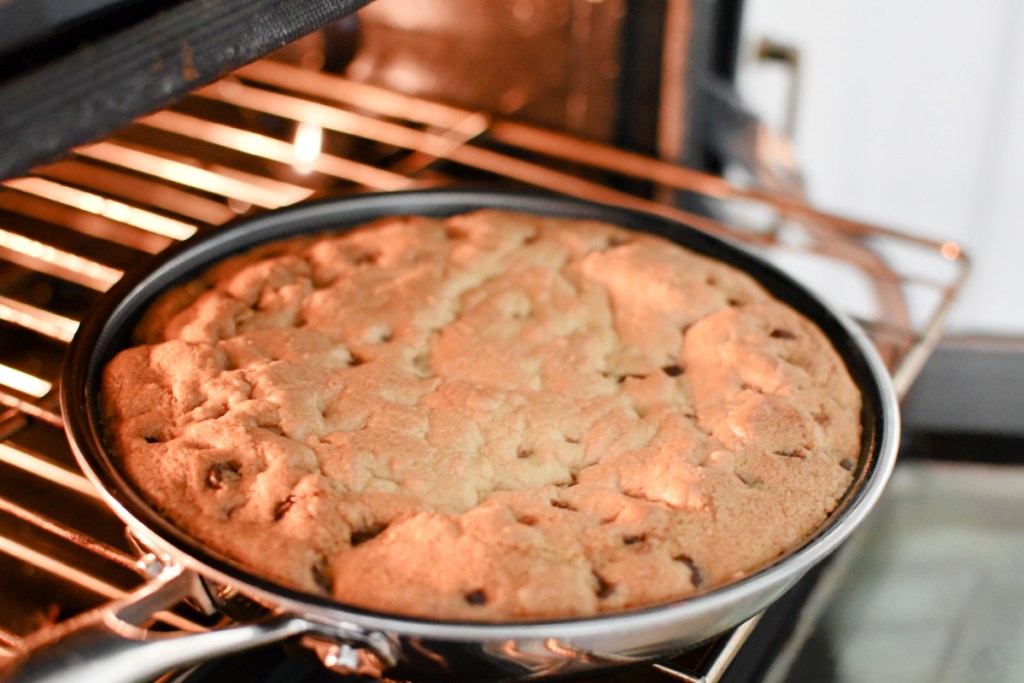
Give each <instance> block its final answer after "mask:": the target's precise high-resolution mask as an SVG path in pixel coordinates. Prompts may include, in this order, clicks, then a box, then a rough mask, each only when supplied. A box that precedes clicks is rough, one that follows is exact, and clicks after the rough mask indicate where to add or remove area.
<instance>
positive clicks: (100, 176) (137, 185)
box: [39, 159, 236, 225]
mask: <svg viewBox="0 0 1024 683" xmlns="http://www.w3.org/2000/svg"><path fill="white" fill-rule="evenodd" d="M39 175H40V176H43V177H46V178H52V179H55V180H59V181H61V182H64V183H69V184H72V185H76V186H78V187H86V188H89V189H90V190H92V191H94V192H102V193H104V194H107V195H112V196H116V197H122V198H127V199H130V200H131V201H133V202H137V203H139V204H145V205H148V206H151V207H155V208H157V209H160V210H162V211H167V212H170V213H173V214H176V215H178V216H183V217H185V218H187V219H189V220H193V221H199V222H201V223H206V224H207V225H220V224H221V223H225V222H227V221H229V220H231V219H232V218H234V217H235V215H236V214H235V212H234V211H232V210H231V209H230V208H229V207H228V206H227V205H226V204H224V203H223V202H220V201H216V200H213V199H208V198H206V197H201V196H199V195H197V194H195V193H194V192H188V191H185V190H182V189H180V188H177V187H174V186H172V185H168V184H167V183H163V182H159V181H155V180H153V179H151V178H149V177H140V176H137V175H132V174H129V173H123V172H121V171H118V170H114V169H111V168H108V167H106V166H100V165H98V164H89V163H85V162H83V161H81V160H75V159H73V160H69V161H62V162H60V163H56V164H52V165H50V166H47V167H45V168H42V169H40V170H39Z"/></svg>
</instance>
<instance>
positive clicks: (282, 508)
mask: <svg viewBox="0 0 1024 683" xmlns="http://www.w3.org/2000/svg"><path fill="white" fill-rule="evenodd" d="M292 505H295V496H293V495H292V496H288V497H287V498H285V499H284V500H282V501H281V502H280V503H278V504H277V507H276V508H274V521H275V522H276V521H278V520H279V519H281V518H282V517H284V516H285V513H287V512H288V511H289V510H291V509H292Z"/></svg>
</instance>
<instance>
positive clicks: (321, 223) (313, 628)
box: [0, 190, 899, 683]
mask: <svg viewBox="0 0 1024 683" xmlns="http://www.w3.org/2000/svg"><path fill="white" fill-rule="evenodd" d="M480 208H501V209H508V210H516V211H526V212H532V213H539V214H545V215H554V216H565V217H576V218H592V219H598V220H604V221H608V222H611V223H615V224H618V225H622V226H624V227H627V228H632V229H635V230H640V231H646V232H651V233H655V234H659V235H662V236H664V237H667V238H669V239H672V240H674V241H676V242H678V243H680V244H682V245H684V246H686V247H688V248H690V249H693V250H695V251H697V252H701V253H704V254H707V255H709V256H712V257H715V258H718V259H719V260H722V261H724V262H727V263H729V264H731V265H734V266H737V267H739V268H741V269H743V270H745V271H747V272H748V273H749V274H751V275H752V276H753V277H755V278H756V279H757V280H759V281H760V282H761V283H762V284H763V285H764V286H765V287H767V289H768V290H770V291H771V292H772V293H773V294H774V295H775V296H776V297H778V298H780V299H781V300H783V301H786V302H787V303H789V304H790V305H791V306H793V307H794V308H796V309H797V310H799V311H800V312H802V313H803V314H804V315H806V316H807V317H809V318H810V319H811V320H813V321H815V322H816V323H817V324H818V325H819V326H820V327H821V328H822V330H823V331H824V332H825V333H826V335H827V336H828V337H829V338H830V339H831V341H832V342H833V344H834V345H835V347H836V349H837V350H838V351H839V353H840V354H841V356H842V357H843V359H844V360H845V362H846V364H847V366H848V368H849V370H850V373H851V375H852V376H853V378H854V380H855V381H856V382H857V384H858V386H859V388H860V390H861V392H862V395H863V398H864V408H863V415H862V423H863V443H862V450H861V456H860V459H859V462H858V463H857V466H856V468H855V477H854V483H853V485H852V486H851V488H850V490H849V491H848V492H847V494H846V496H845V497H844V498H843V500H842V502H841V503H840V505H839V507H838V509H837V510H836V511H835V512H834V513H833V514H832V515H831V516H830V517H829V519H828V520H826V522H825V523H824V524H823V525H822V527H821V528H820V529H819V530H818V531H817V533H816V534H815V535H814V536H813V537H812V538H810V539H808V541H807V542H806V543H805V544H804V545H803V546H801V547H800V548H798V549H796V550H795V551H793V552H791V553H790V554H788V555H786V556H784V557H782V558H780V559H779V560H778V561H777V562H775V563H774V564H772V565H770V566H768V567H765V568H764V569H762V570H761V571H759V572H757V573H755V574H753V575H751V576H749V577H747V578H745V579H743V580H741V581H738V582H736V583H733V584H730V585H727V586H724V587H722V588H718V589H715V590H712V591H709V592H707V593H703V594H700V595H697V596H695V597H691V598H688V599H685V600H681V601H678V602H674V603H670V604H666V605H662V606H658V607H653V608H648V609H643V610H636V611H632V612H627V613H622V614H611V615H606V616H599V617H592V618H586V619H568V620H554V621H534V622H526V623H509V624H492V623H469V622H446V621H435V620H428V619H415V618H408V617H403V616H399V615H394V614H386V613H379V612H372V611H367V610H361V609H357V608H354V607H350V606H347V605H344V604H340V603H337V602H334V601H332V600H330V599H328V598H324V597H320V596H315V595H310V594H306V593H302V592H299V591H296V590H293V589H290V588H288V587H285V586H281V585H277V584H275V583H273V582H270V581H267V580H265V579H262V578H260V577H258V576H256V575H254V574H251V573H250V572H248V571H247V570H246V569H244V568H242V567H240V566H238V565H237V564H236V563H234V562H232V561H231V560H229V559H227V558H226V557H223V556H221V555H219V554H218V553H216V552H214V551H212V550H210V549H209V548H207V547H205V546H203V545H202V544H200V543H199V542H198V541H197V540H196V539H194V538H192V537H191V536H189V535H188V534H186V533H184V532H183V531H182V530H180V529H178V528H177V527H175V526H174V525H172V524H171V523H170V522H168V521H167V520H166V519H165V518H163V517H162V516H161V515H160V514H159V513H157V512H156V511H155V510H154V509H153V508H152V507H150V505H149V504H147V503H146V501H145V500H144V499H143V498H142V497H141V496H140V495H139V493H138V492H137V491H136V490H135V489H134V487H133V486H132V485H131V483H130V482H129V481H128V480H127V479H126V477H125V476H124V475H123V474H122V472H121V471H120V469H119V467H118V463H117V461H116V459H115V458H114V457H113V456H112V455H111V454H110V453H109V452H108V451H107V450H106V449H105V447H104V437H103V427H102V425H101V424H100V420H99V411H98V408H97V400H96V396H97V393H98V391H99V387H100V378H101V374H102V369H103V367H104V366H105V365H106V363H107V362H108V361H109V360H110V358H111V357H112V356H113V355H114V354H115V353H116V352H117V351H119V350H120V349H122V348H124V347H125V346H127V345H128V342H129V337H130V335H131V331H132V329H133V328H134V326H135V324H136V322H137V321H138V319H139V317H140V316H141V314H142V312H143V311H144V310H145V309H146V308H147V307H148V305H149V304H150V303H151V302H152V301H153V300H154V298H155V297H156V296H157V295H158V294H160V293H162V292H164V291H166V290H167V289H168V288H170V287H173V286H176V285H178V284H182V283H184V282H186V281H188V280H190V279H192V278H194V277H196V276H198V275H199V274H200V273H201V272H203V271H204V270H206V269H207V268H209V267H210V266H211V265H213V264H214V263H216V262H218V261H220V260H221V259H223V258H226V257H228V256H230V255H233V254H236V253H239V252H241V251H245V250H247V249H249V248H251V247H253V246H256V245H258V244H263V243H266V242H270V241H275V240H279V239H284V238H288V237H292V236H295V235H299V234H312V233H318V232H334V231H342V230H345V229H348V228H351V227H355V226H356V225H359V224H362V223H365V222H367V221H369V220H373V219H375V218H378V217H382V216H389V215H401V214H406V215H408V214H422V215H435V216H447V215H452V214H456V213H462V212H466V211H471V210H475V209H480ZM61 406H62V409H63V412H64V418H65V421H66V424H67V430H68V438H69V441H70V443H71V447H72V449H73V451H74V452H75V455H76V457H77V459H78V461H79V463H80V464H81V466H82V469H83V470H84V471H85V473H86V475H87V476H88V477H89V478H90V479H91V480H92V481H93V482H94V483H95V484H96V485H97V486H98V487H99V488H100V490H101V491H102V492H103V494H104V497H105V499H106V501H107V503H108V504H109V505H110V506H111V508H112V509H113V510H114V511H115V512H116V513H117V514H118V515H119V516H120V517H121V519H122V520H124V522H125V523H126V524H127V526H128V528H129V530H130V532H131V534H132V536H133V537H134V538H135V539H136V540H137V542H138V544H139V545H140V546H141V547H142V548H143V550H144V551H145V552H146V553H147V554H146V555H145V557H144V562H145V564H146V566H147V567H148V569H149V571H150V574H151V576H152V578H151V580H150V581H148V582H147V583H146V584H144V585H143V586H142V587H141V588H139V589H138V590H136V591H134V592H133V593H131V594H129V595H128V596H127V597H126V598H124V599H122V600H119V601H117V602H115V603H111V604H108V605H105V606H103V607H101V608H99V609H98V610H94V611H93V612H91V613H88V614H86V615H83V616H82V617H80V618H78V619H75V620H72V621H71V622H69V623H68V624H65V625H63V627H62V628H61V629H59V630H58V631H57V632H54V633H51V634H50V636H49V637H47V638H46V639H45V642H36V643H34V644H33V645H34V647H33V649H31V650H30V652H29V653H28V654H27V655H26V656H24V657H23V658H21V659H20V660H18V661H17V662H15V663H14V665H13V666H11V667H9V668H8V669H7V670H6V671H5V672H4V674H3V675H0V678H4V677H6V678H7V679H8V680H22V681H41V680H48V681H61V680H66V681H90V680H96V681H103V683H115V682H116V681H132V680H144V679H147V678H152V677H154V676H155V675H158V674H159V673H162V672H164V671H166V670H169V669H172V668H175V667H179V666H184V665H186V664H190V663H193V662H197V661H201V660H204V659H208V658H211V657H215V656H218V655H223V654H227V653H229V652H236V651H239V650H243V649H246V648H251V647H257V646H259V645H262V644H265V643H269V642H273V641H277V640H282V639H286V638H292V637H297V636H311V637H313V638H314V639H316V640H318V641H319V642H322V643H332V644H335V645H337V646H339V647H338V648H337V649H336V652H339V653H341V654H342V655H343V656H348V657H350V658H351V659H352V663H353V665H355V663H356V660H357V655H359V654H360V653H361V654H362V655H363V658H364V659H370V660H374V661H375V662H376V663H377V664H378V665H379V666H381V667H382V668H385V669H390V670H391V671H392V672H393V673H392V674H390V675H392V676H393V677H398V678H400V677H405V676H414V675H416V674H420V675H428V676H435V677H436V676H438V675H443V676H445V678H446V679H447V680H458V679H463V680H474V681H483V680H509V679H521V678H531V679H532V678H539V677H548V676H555V675H561V674H569V673H579V672H584V671H588V670H594V669H596V668H601V667H612V666H619V665H624V664H629V663H635V662H638V661H642V660H645V659H649V658H655V657H660V656H666V655H669V654H672V653H675V652H677V651H679V650H681V649H684V648H686V647H687V646H691V645H694V644H696V643H698V642H700V641H703V640H705V639H707V638H709V637H711V636H714V635H716V634H718V633H720V632H722V631H724V630H726V629H728V628H730V627H732V626H734V625H736V624H739V623H741V622H743V621H745V620H746V619H748V618H749V617H751V616H752V615H754V614H756V613H758V612H760V611H761V610H763V609H764V608H765V607H767V606H768V605H769V604H770V603H771V602H773V601H774V600H775V599H776V598H778V597H779V596H780V595H781V594H782V593H783V592H785V591H786V590H787V589H788V588H789V587H790V586H792V584H793V583H794V582H795V581H797V580H798V579H799V578H800V577H801V576H802V575H803V574H804V573H805V572H807V570H809V569H810V568H811V567H812V566H814V565H815V564H817V563H818V562H820V561H821V560H823V559H824V558H825V557H826V556H828V555H829V554H830V553H831V552H833V551H834V550H835V549H836V548H837V547H838V546H839V545H840V544H841V543H842V542H843V541H844V540H845V539H846V538H847V537H848V536H849V535H850V534H851V533H852V532H853V531H854V529H855V528H856V527H857V526H858V525H859V524H860V523H861V521H862V520H863V519H864V517H865V516H866V515H867V513H868V512H869V510H870V509H871V508H872V507H873V505H874V504H875V502H876V501H877V499H878V498H879V496H880V495H881V493H882V490H883V488H884V486H885V484H886V481H887V479H888V477H889V473H890V471H891V469H892V467H893V465H894V462H895V458H896V449H897V445H898V440H899V439H898V434H899V415H898V408H897V401H896V396H895V392H894V390H893V388H892V385H891V381H890V378H889V375H888V373H887V371H886V370H885V368H884V366H883V365H882V363H881V361H880V360H879V358H878V357H877V355H876V353H875V351H874V348H873V346H872V345H871V343H870V341H869V340H868V339H867V338H866V336H865V335H864V334H863V332H862V331H861V330H860V329H859V328H858V327H856V326H855V325H853V324H852V323H850V322H848V321H847V320H846V319H845V318H843V317H842V316H841V315H838V314H837V313H835V312H834V311H832V310H831V309H830V308H829V307H828V306H827V305H825V304H824V303H823V302H822V301H820V300H819V299H818V298H817V297H816V296H814V295H813V294H811V293H810V292H808V291H807V290H806V289H804V288H803V287H802V286H800V285H798V284H797V283H795V282H794V281H793V280H791V279H790V278H789V277H787V276H786V275H785V274H783V273H781V272H780V271H778V270H777V269H775V268H774V267H772V266H770V265H768V264H766V263H764V262H763V261H761V260H760V259H758V258H756V257H754V256H751V255H750V254H748V253H746V252H744V251H742V250H740V249H738V248H736V247H733V246H730V245H728V244H725V243H723V242H721V241H719V240H716V239H713V238H711V237H709V236H707V235H705V234H703V233H700V232H698V231H695V230H693V229H691V228H688V227H686V226H684V225H680V224H677V223H673V222H670V221H667V220H665V219H662V218H658V217H653V216H649V215H645V214H640V213H636V212H633V211H628V210H624V209H619V208H612V207H606V206H601V205H596V204H591V203H585V202H581V201H578V200H572V199H566V198H561V197H553V196H547V195H537V194H522V193H512V192H500V191H478V190H429V191H418V192H403V193H387V194H376V195H363V196H358V197H352V198H344V199H335V200H327V201H321V202H316V203H310V204H305V205H301V206H297V207H293V208H290V209H286V210H282V211H278V212H274V213H268V214H265V215H262V216H259V217H256V218H252V219H246V220H242V221H239V222H237V223H235V224H233V225H232V226H228V227H225V228H223V229H220V230H218V231H215V232H211V233H208V234H204V235H202V236H200V237H197V238H193V239H191V240H189V241H188V242H186V243H183V244H181V245H177V246H175V247H173V248H172V249H170V250H168V251H165V252H164V253H163V254H161V255H160V256H158V257H157V258H156V259H155V260H154V261H152V262H148V263H146V264H142V267H140V269H138V270H136V271H134V272H132V273H130V274H128V275H126V276H125V277H124V278H123V279H122V280H121V281H120V282H119V283H118V284H117V285H115V286H114V287H113V288H112V289H111V290H110V291H109V292H107V294H105V295H104V296H103V297H102V298H101V300H100V301H99V302H98V304H97V305H96V306H95V307H94V308H93V309H92V310H91V311H90V314H89V316H88V317H87V319H86V320H84V321H83V322H82V325H81V327H80V328H79V331H78V334H77V335H76V337H75V339H74V341H73V342H72V344H71V347H70V349H69V355H68V360H67V365H66V368H65V373H64V376H63V379H62V387H61ZM183 597H191V598H192V599H194V600H195V601H196V602H198V603H199V604H201V605H204V606H206V607H207V608H208V609H210V610H214V609H219V610H222V611H224V612H225V613H227V614H229V615H230V616H239V615H240V613H239V612H238V607H239V605H243V606H244V607H245V608H246V612H247V615H246V618H245V619H243V620H240V621H239V622H238V623H237V625H234V626H231V627H227V628H223V629H219V630H214V631H211V632H208V633H202V634H186V635H182V634H172V635H165V634H158V633H155V632H152V631H147V630H145V629H144V628H142V627H141V625H142V624H145V623H146V622H147V621H148V620H149V619H150V618H151V617H152V615H153V614H155V613H156V612H157V611H159V610H162V609H165V608H167V607H169V606H171V605H173V604H175V603H176V602H178V601H179V600H180V599H182V598H183ZM254 615H255V616H254Z"/></svg>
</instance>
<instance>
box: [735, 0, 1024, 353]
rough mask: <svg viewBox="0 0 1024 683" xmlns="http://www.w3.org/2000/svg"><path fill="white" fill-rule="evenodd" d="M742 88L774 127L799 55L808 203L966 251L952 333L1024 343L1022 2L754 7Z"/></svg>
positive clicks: (840, 1) (817, 0)
mask: <svg viewBox="0 0 1024 683" xmlns="http://www.w3.org/2000/svg"><path fill="white" fill-rule="evenodd" d="M744 36H745V37H744V56H743V59H742V62H741V70H740V88H741V92H742V93H743V95H744V96H745V97H746V98H747V100H748V103H749V104H750V105H751V106H752V107H753V108H754V109H755V110H757V111H759V112H761V113H762V115H763V116H764V117H765V118H766V119H767V120H768V121H769V122H772V121H775V122H778V121H779V120H780V116H781V111H782V106H781V105H782V102H783V100H784V90H785V84H786V81H785V78H784V77H783V75H782V73H781V71H779V70H778V69H773V68H772V67H769V66H765V65H762V64H758V63H757V62H756V60H755V59H754V56H753V52H754V47H755V45H756V43H757V41H759V40H760V38H761V37H769V38H771V39H773V40H776V41H779V42H784V43H789V44H792V45H795V46H797V47H798V48H799V49H800V53H801V68H802V74H801V84H800V85H801V99H800V106H799V110H798V114H797V126H796V134H795V138H794V140H795V144H796V148H797V152H798V154H799V156H800V159H801V163H802V166H803V168H804V171H805V175H806V177H807V180H808V189H809V193H810V197H811V200H812V203H814V204H815V205H817V206H820V207H821V208H823V209H826V210H830V211H834V212H837V213H840V214H845V215H848V216H851V217H855V218H859V219H863V220H867V221H871V222H876V223H879V224H882V225H886V226H890V227H894V228H899V229H902V230H906V231H908V232H914V233H918V234H922V235H927V236H929V237H934V238H938V239H952V240H956V241H958V242H959V243H960V244H961V245H962V246H963V247H964V249H965V250H966V251H967V252H968V253H969V254H970V255H971V256H972V258H973V260H974V262H975V270H974V273H973V275H972V279H971V281H970V282H969V284H968V287H967V290H966V291H965V292H964V294H963V295H962V296H961V298H960V300H959V303H958V305H957V307H956V309H955V310H954V312H953V316H952V318H951V321H950V325H949V329H950V331H953V332H965V333H966V332H986V333H1000V334H1013V335H1021V334H1024V0H973V1H972V2H952V1H950V0H747V7H746V17H745V26H744Z"/></svg>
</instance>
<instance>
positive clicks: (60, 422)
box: [0, 391, 64, 429]
mask: <svg viewBox="0 0 1024 683" xmlns="http://www.w3.org/2000/svg"><path fill="white" fill-rule="evenodd" d="M0 405H5V406H7V407H8V408H11V409H13V410H16V411H18V412H19V413H24V414H25V415H28V416H29V417H32V418H35V419H37V420H39V421H40V422H44V423H46V424H48V425H51V426H53V427H56V428H57V429H64V419H63V418H62V417H61V416H60V414H59V413H56V412H54V411H52V410H48V409H46V408H44V407H42V406H40V405H37V404H35V403H30V402H28V401H26V400H24V399H21V398H18V397H17V396H11V395H10V394H8V393H7V392H6V391H0Z"/></svg>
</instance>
